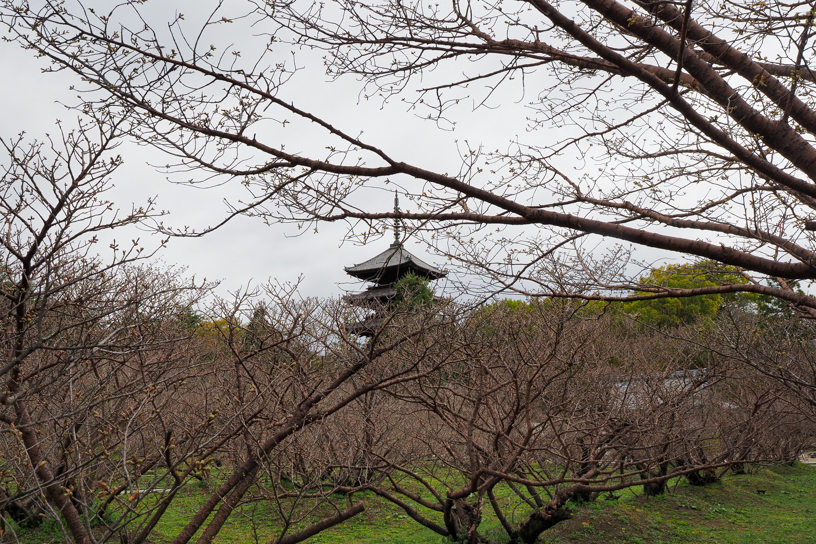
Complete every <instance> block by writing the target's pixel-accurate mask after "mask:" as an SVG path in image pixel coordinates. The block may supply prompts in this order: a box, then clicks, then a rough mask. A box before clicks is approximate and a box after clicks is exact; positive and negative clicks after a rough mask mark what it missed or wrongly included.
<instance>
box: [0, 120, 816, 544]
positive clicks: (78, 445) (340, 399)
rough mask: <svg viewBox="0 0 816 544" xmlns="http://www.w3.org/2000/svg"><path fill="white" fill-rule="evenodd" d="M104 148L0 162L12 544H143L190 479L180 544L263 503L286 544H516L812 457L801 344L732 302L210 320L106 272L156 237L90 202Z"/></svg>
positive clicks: (69, 136) (148, 282)
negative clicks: (375, 514) (732, 475)
mask: <svg viewBox="0 0 816 544" xmlns="http://www.w3.org/2000/svg"><path fill="white" fill-rule="evenodd" d="M92 128H93V129H94V130H91V129H92ZM103 129H104V130H103ZM117 136H118V135H117V125H116V124H115V123H113V122H110V123H99V124H98V125H95V126H94V127H91V126H88V125H81V126H80V127H79V128H78V129H77V130H75V131H72V132H65V133H64V134H63V138H62V141H61V142H60V141H56V140H55V141H46V142H33V143H30V144H26V143H25V142H24V141H22V140H15V141H13V142H7V143H6V149H7V151H8V161H9V162H8V166H7V167H6V169H5V171H4V174H3V177H2V191H3V199H2V206H4V213H3V217H4V221H5V225H4V228H3V237H2V243H3V249H2V256H3V267H2V274H3V276H2V294H3V301H2V311H3V324H4V333H3V337H2V342H3V344H2V349H3V374H2V375H3V379H4V387H3V391H2V398H1V400H2V409H1V410H0V425H2V432H0V507H2V513H0V516H2V519H3V522H4V525H5V531H7V532H9V533H12V534H16V535H17V536H18V537H19V536H20V535H19V531H22V530H25V528H26V527H30V526H32V525H37V524H38V523H40V522H41V520H43V519H51V520H53V522H54V523H55V524H57V526H59V527H61V529H62V531H63V535H64V538H65V540H69V541H74V542H77V543H90V542H106V541H110V540H120V541H121V540H126V541H127V542H130V543H141V542H145V541H147V540H149V539H150V537H151V534H152V533H153V532H154V531H155V530H156V527H157V525H158V524H159V523H160V521H161V520H162V518H163V517H164V516H165V515H167V513H168V512H172V511H173V509H174V508H176V506H175V503H176V501H177V500H178V499H179V497H180V496H181V495H183V494H184V493H185V492H186V491H188V490H189V489H190V484H191V482H196V481H205V482H209V483H208V484H207V485H206V486H205V487H203V488H201V487H198V488H196V489H199V490H201V489H203V491H201V493H203V502H202V503H201V505H200V507H198V510H197V511H196V512H195V513H193V514H192V515H191V516H190V517H189V518H188V519H187V520H185V526H184V527H183V529H181V530H180V532H179V533H178V534H177V535H176V536H175V538H174V540H173V541H174V543H177V544H184V543H187V542H190V541H191V540H193V539H194V540H196V541H197V542H199V543H201V544H204V543H208V542H212V541H213V539H214V538H215V537H216V536H217V535H218V533H219V532H220V530H221V529H222V528H223V526H224V524H225V523H226V522H227V520H228V519H230V517H231V516H233V515H235V513H236V512H238V511H241V509H242V508H243V507H245V506H246V505H249V504H253V503H257V502H258V501H263V502H264V504H271V505H273V506H274V509H275V510H276V512H277V519H278V520H279V522H278V524H276V525H275V526H274V528H273V529H272V531H271V532H268V534H266V535H265V536H264V538H266V539H268V540H269V541H270V542H277V543H294V542H299V541H301V540H305V539H307V538H309V537H310V536H312V535H314V534H316V533H318V532H320V531H321V530H324V529H326V528H328V527H331V526H333V525H335V524H337V523H341V522H343V521H345V520H347V519H348V518H350V517H352V516H354V515H357V514H359V513H360V512H362V511H363V510H364V508H365V503H366V500H367V497H369V496H370V495H368V494H367V493H372V492H373V493H374V494H376V495H378V496H380V497H382V498H384V499H386V500H388V501H391V502H393V503H394V504H396V505H397V506H399V507H400V508H402V509H404V511H405V512H406V514H407V515H408V516H410V517H411V518H413V519H414V520H416V521H417V522H418V523H420V524H422V525H423V526H425V527H428V528H430V529H431V530H433V531H435V532H437V533H439V534H440V535H443V536H446V537H450V538H453V539H455V540H457V541H463V542H469V543H476V542H481V541H484V539H485V535H484V534H483V533H482V532H480V525H481V520H482V518H483V515H484V512H485V510H486V509H490V510H491V511H492V512H493V514H494V515H495V516H496V517H497V518H498V519H499V520H500V522H501V524H502V526H503V528H504V530H505V531H506V533H507V535H508V537H509V538H510V539H511V540H512V541H517V542H525V543H530V542H534V541H535V539H536V538H537V536H538V535H539V534H540V533H541V532H542V531H544V530H546V529H547V528H549V527H551V526H552V525H554V524H556V523H558V522H560V521H563V520H566V519H568V518H569V508H568V504H569V502H570V501H573V500H592V499H594V498H597V497H598V496H599V495H600V494H604V493H614V492H615V491H617V490H620V489H624V488H629V487H633V486H638V488H640V487H641V486H642V488H643V489H644V492H645V493H647V494H658V493H661V492H663V491H664V490H665V487H666V485H667V482H668V480H669V479H670V478H674V477H685V478H687V479H688V480H689V481H691V482H692V483H696V484H703V483H707V482H711V481H715V480H716V479H717V478H718V477H719V476H720V475H721V474H722V472H723V471H725V470H728V469H733V470H745V469H746V467H747V466H749V465H750V464H752V463H762V462H781V461H785V462H788V461H791V460H793V459H795V458H796V455H797V454H798V453H799V452H800V451H801V450H802V448H804V447H805V446H807V445H809V444H812V440H813V437H814V428H815V427H814V424H815V423H816V402H814V385H816V373H814V368H816V366H814V364H813V361H814V353H815V352H814V345H813V342H812V337H813V335H812V331H811V330H810V329H811V327H810V326H809V324H807V323H805V322H802V321H800V320H797V319H796V318H791V317H789V316H785V315H779V316H775V317H768V316H767V315H765V314H763V313H762V312H760V311H759V310H758V309H757V308H759V307H758V306H754V307H750V306H748V305H746V304H745V303H744V302H742V301H740V300H737V299H734V300H733V301H732V302H733V303H732V302H728V301H726V302H723V303H721V304H720V305H719V310H718V312H717V313H716V315H713V314H710V313H708V314H706V313H705V312H702V313H700V314H699V315H698V317H699V318H702V319H705V326H700V325H701V323H702V322H701V321H700V320H699V319H697V320H692V321H691V322H690V323H689V324H687V325H682V324H681V325H679V326H674V327H668V326H664V327H656V326H653V325H654V324H650V323H649V322H648V320H647V321H646V322H645V325H644V322H643V321H640V322H639V321H637V320H632V319H631V316H632V315H633V311H632V310H633V308H634V309H637V308H635V307H626V306H624V307H623V308H617V309H616V308H615V307H614V306H609V305H603V304H599V303H595V302H593V303H586V302H576V301H569V300H564V299H542V300H540V301H538V302H535V301H533V302H531V303H529V304H528V303H516V304H509V303H499V304H495V305H492V306H488V307H484V308H481V309H478V310H473V309H470V308H465V307H460V306H458V305H457V304H455V303H453V302H443V301H440V300H436V301H435V302H434V299H433V298H432V297H429V296H428V293H427V292H426V290H424V289H422V287H423V286H422V285H418V286H415V287H416V288H417V292H416V293H414V292H412V291H411V289H410V286H407V287H404V292H403V293H402V297H403V300H402V303H401V304H399V305H397V306H396V309H395V311H394V312H393V313H392V315H391V316H390V318H389V319H387V320H385V321H384V324H383V328H382V330H380V331H379V332H378V333H377V334H375V336H374V337H372V338H371V339H370V340H368V341H362V340H360V339H358V338H356V337H354V336H353V335H350V334H349V333H348V330H349V325H350V324H353V323H356V322H357V321H358V320H359V319H360V318H361V317H362V316H361V315H360V312H361V311H362V310H360V309H357V308H353V307H350V306H348V305H345V304H343V303H342V302H341V301H327V302H319V301H315V300H301V299H299V298H298V296H297V291H296V288H295V287H292V288H289V289H284V288H280V287H276V288H273V287H266V288H263V289H260V290H259V291H257V292H254V293H239V294H238V295H236V296H235V298H234V299H232V300H225V299H219V298H215V297H213V296H212V295H210V294H208V289H209V286H208V285H201V284H191V283H190V282H189V280H186V279H185V278H184V277H183V276H182V275H181V274H180V273H179V272H177V271H174V270H172V269H166V268H157V267H156V266H150V265H148V264H145V263H142V264H140V263H139V261H141V260H144V259H146V258H147V255H145V253H146V252H145V251H142V250H140V249H139V247H138V246H137V245H133V247H132V248H128V249H124V250H123V249H122V248H120V247H118V246H117V245H116V244H115V243H114V244H111V246H112V247H111V248H110V249H111V253H110V255H111V256H110V258H109V259H107V260H106V259H105V258H103V257H102V256H100V254H99V253H98V252H97V251H96V250H95V246H96V245H97V244H98V233H99V231H101V230H103V229H111V228H114V229H116V228H118V227H120V226H127V225H133V224H139V223H140V222H142V221H144V220H146V219H149V218H150V215H151V213H152V211H151V209H150V207H149V206H148V207H144V208H142V209H137V210H134V211H133V212H132V213H130V214H127V215H122V214H119V213H117V212H115V211H114V210H113V209H112V205H111V204H110V203H108V202H106V201H105V200H104V191H105V189H106V187H107V186H108V184H109V183H110V176H111V174H112V173H113V171H114V169H115V168H116V167H118V166H119V164H120V161H119V160H118V159H117V158H116V156H115V155H113V153H115V151H112V147H113V142H114V141H115V138H116V137H117ZM674 272H675V274H676V273H679V272H678V271H677V270H675V271H674ZM420 283H421V282H420ZM414 295H416V296H414ZM631 304H645V303H643V302H642V301H641V302H638V301H636V302H634V303H631ZM640 309H641V310H642V309H643V308H642V307H640ZM200 315H204V316H205V317H204V318H203V319H202V318H201V317H199V316H200ZM783 330H784V331H786V334H784V335H782V334H780V332H781V331H783ZM769 377H770V378H773V379H770V380H769V379H768V378H769ZM508 496H509V497H511V498H509V499H508ZM427 512H430V513H427Z"/></svg>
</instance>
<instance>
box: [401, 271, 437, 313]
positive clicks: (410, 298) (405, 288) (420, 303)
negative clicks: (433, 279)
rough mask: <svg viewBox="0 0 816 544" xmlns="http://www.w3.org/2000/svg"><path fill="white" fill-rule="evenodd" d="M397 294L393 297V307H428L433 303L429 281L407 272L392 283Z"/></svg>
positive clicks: (403, 308)
mask: <svg viewBox="0 0 816 544" xmlns="http://www.w3.org/2000/svg"><path fill="white" fill-rule="evenodd" d="M394 289H395V290H396V291H397V295H396V296H395V297H394V307H395V308H396V309H398V310H405V309H408V308H428V307H430V306H431V305H433V302H434V292H433V290H432V289H431V287H430V281H429V280H427V279H426V278H422V277H420V276H417V275H416V274H414V273H413V272H409V273H408V274H406V275H404V276H403V277H402V278H400V279H399V281H397V282H396V283H395V284H394Z"/></svg>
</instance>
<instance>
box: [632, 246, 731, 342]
mask: <svg viewBox="0 0 816 544" xmlns="http://www.w3.org/2000/svg"><path fill="white" fill-rule="evenodd" d="M746 282H747V280H746V279H745V278H744V277H743V276H742V275H740V274H739V273H738V272H737V271H736V269H734V268H733V267H729V266H723V265H720V264H718V263H713V262H711V261H700V262H697V263H690V264H689V263H687V264H671V265H667V266H662V267H660V268H655V269H654V270H652V271H651V272H650V273H649V274H648V275H647V276H644V277H642V278H641V279H640V282H639V283H640V285H643V286H644V287H645V286H650V287H667V288H672V289H697V288H701V287H714V286H716V285H726V284H744V283H746ZM648 294H651V293H649V292H648V291H638V292H636V293H635V295H648ZM743 298H744V297H743ZM741 300H742V299H741V298H739V297H737V296H736V295H720V294H711V295H698V296H692V297H681V298H675V297H668V298H659V299H654V300H638V301H634V302H628V303H625V304H624V305H623V307H624V311H626V312H627V313H630V314H635V315H637V317H638V319H639V320H640V321H641V322H643V323H646V324H648V325H652V326H655V327H659V328H664V327H677V326H680V325H684V324H689V323H694V322H697V321H699V320H708V319H711V318H713V317H714V316H716V315H717V312H718V311H719V310H720V308H721V307H722V306H723V305H724V304H725V303H726V302H728V301H733V302H740V301H741Z"/></svg>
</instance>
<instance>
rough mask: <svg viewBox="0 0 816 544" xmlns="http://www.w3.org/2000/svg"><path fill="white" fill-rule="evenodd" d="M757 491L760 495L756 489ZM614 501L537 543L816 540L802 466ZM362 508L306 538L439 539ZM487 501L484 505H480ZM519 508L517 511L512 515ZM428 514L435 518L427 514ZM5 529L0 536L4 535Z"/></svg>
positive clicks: (811, 476)
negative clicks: (655, 495)
mask: <svg viewBox="0 0 816 544" xmlns="http://www.w3.org/2000/svg"><path fill="white" fill-rule="evenodd" d="M758 490H759V491H762V492H764V493H758ZM618 495H619V497H618V498H617V499H614V500H610V499H600V500H598V501H594V502H591V503H587V504H583V505H574V506H572V507H571V508H572V510H573V511H574V513H575V515H574V517H573V518H572V519H571V520H568V521H565V522H563V523H561V524H559V525H557V526H555V527H554V528H552V529H551V530H549V531H547V532H546V533H544V534H543V535H542V537H541V539H540V542H542V543H548V544H567V543H583V544H589V543H597V542H602V543H603V544H618V543H620V544H623V543H632V544H638V543H643V544H646V543H648V544H679V543H697V542H701V543H708V542H711V543H749V542H750V543H753V542H756V543H780V544H782V543H805V542H812V543H816V468H813V467H808V466H805V465H802V464H797V465H796V466H793V467H791V466H780V467H773V468H761V469H758V470H757V471H756V472H755V473H754V474H748V475H739V476H728V477H726V478H725V479H724V480H723V482H722V483H719V484H714V485H710V486H707V487H692V486H689V485H687V484H685V483H684V482H679V483H677V484H676V485H674V484H673V485H672V486H671V489H670V492H669V493H668V494H666V495H664V496H661V497H657V498H651V499H646V498H644V497H642V496H638V494H636V493H634V492H632V491H626V492H619V493H618ZM200 496H201V493H200V491H199V493H196V490H195V486H191V488H190V489H189V491H188V492H187V493H185V496H184V497H182V498H183V500H182V501H181V502H180V503H179V504H178V506H177V507H176V509H175V510H174V511H173V512H169V513H168V515H166V516H165V518H164V519H163V520H162V523H161V524H160V526H159V527H157V531H156V533H154V537H153V538H152V539H151V542H152V543H155V544H159V543H164V542H168V541H169V540H170V539H172V537H173V536H175V535H176V534H177V533H178V531H179V530H180V529H181V527H183V526H184V523H185V522H186V520H187V519H188V518H189V516H190V514H191V513H192V512H193V511H194V509H195V508H196V506H197V504H198V502H199V500H198V499H199V497H200ZM360 499H362V500H364V502H365V503H366V511H365V512H363V513H362V514H361V515H359V516H357V517H356V518H353V519H351V520H349V521H347V522H346V523H345V524H343V525H341V526H338V527H335V528H333V529H330V530H328V531H325V532H323V533H321V534H319V535H317V536H316V537H314V538H312V539H311V540H308V541H307V542H309V543H321V544H340V543H347V542H353V543H361V544H373V543H381V542H387V543H392V544H420V543H423V544H424V543H431V544H435V543H439V544H441V543H443V542H445V540H444V539H443V538H442V537H440V536H439V535H437V534H436V533H433V532H432V531H430V530H428V529H425V528H424V527H421V526H420V525H418V524H417V523H415V522H414V521H413V520H411V519H410V518H408V517H407V516H406V515H405V514H403V513H401V511H400V510H398V509H397V508H395V507H393V506H391V505H390V504H387V503H384V502H383V501H381V500H379V499H377V498H376V497H374V496H372V495H366V496H364V497H360ZM486 506H487V505H486ZM489 514H492V511H491V510H490V509H489V506H487V508H486V510H485V517H484V521H483V522H482V526H481V528H482V531H481V532H482V534H484V535H486V536H488V537H491V538H493V539H494V541H495V542H497V543H500V542H504V541H505V539H504V538H503V532H502V531H501V529H500V526H499V525H498V522H497V521H496V520H495V519H494V518H493V517H492V516H491V515H489ZM525 515H526V514H525V513H524V512H522V511H521V510H519V512H518V515H517V520H516V521H519V520H521V519H522V518H523V517H524V516H525ZM434 519H435V517H434ZM275 522H276V516H275V515H274V514H273V513H272V512H271V511H270V510H269V509H268V507H267V506H266V505H264V504H261V503H257V504H255V505H249V506H246V507H244V508H243V509H242V510H241V511H239V512H237V513H236V514H235V515H233V516H232V518H231V519H230V521H229V522H228V523H227V524H226V525H225V526H224V529H223V530H222V532H221V534H220V535H219V538H218V539H217V540H216V542H218V543H220V544H228V543H230V544H244V543H250V544H251V543H254V542H259V543H261V544H264V543H266V542H267V541H268V540H269V539H270V537H272V536H273V531H274V528H275V526H276V523H275ZM8 536H9V535H6V537H7V538H6V539H5V540H7V541H10V540H8ZM18 536H19V537H21V540H23V541H24V542H27V543H32V544H33V543H45V542H57V541H61V538H60V535H59V533H58V532H56V531H55V528H53V527H51V528H50V529H49V527H43V528H41V529H38V530H34V531H26V532H18Z"/></svg>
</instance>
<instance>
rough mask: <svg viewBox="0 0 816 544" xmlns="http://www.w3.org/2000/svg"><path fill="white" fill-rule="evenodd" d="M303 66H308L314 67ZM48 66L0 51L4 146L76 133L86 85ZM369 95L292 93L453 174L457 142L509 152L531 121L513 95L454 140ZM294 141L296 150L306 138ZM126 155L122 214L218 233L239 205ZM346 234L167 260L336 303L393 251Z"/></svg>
mask: <svg viewBox="0 0 816 544" xmlns="http://www.w3.org/2000/svg"><path fill="white" fill-rule="evenodd" d="M303 58H306V59H307V61H308V57H303V56H302V57H301V59H303ZM301 62H303V61H302V60H301ZM45 66H46V64H45V63H44V62H42V61H41V60H38V59H36V58H34V57H33V56H32V55H31V53H29V52H26V51H23V50H20V49H17V48H16V47H15V45H13V44H9V43H5V42H0V69H2V73H3V74H5V76H4V77H3V78H0V99H2V102H3V111H4V114H3V120H2V126H1V128H0V133H1V134H2V135H3V136H4V137H9V136H12V135H15V134H17V133H19V132H22V131H25V132H26V133H27V137H29V138H32V139H33V138H42V137H43V135H44V134H46V133H48V132H52V131H54V130H55V121H56V120H57V119H61V120H63V122H64V123H65V124H66V126H69V127H70V126H73V125H74V124H75V119H76V114H75V113H74V112H72V111H69V110H67V109H66V108H65V107H64V106H63V105H62V103H67V104H75V103H77V99H76V95H75V93H72V92H71V91H70V90H69V86H70V85H72V84H76V83H77V82H76V81H75V78H74V77H73V76H72V75H70V74H43V73H41V69H42V68H43V67H45ZM306 68H309V66H306ZM360 89H361V85H360V84H359V83H358V82H356V81H354V80H353V79H348V80H345V81H341V82H329V81H328V80H327V78H326V76H325V75H324V74H322V72H321V70H306V71H304V73H302V74H299V75H298V76H297V77H296V79H295V80H294V81H292V82H290V84H289V86H288V87H287V88H286V90H285V92H286V93H288V94H287V95H286V98H287V99H288V100H291V101H293V102H295V103H296V105H298V106H299V107H301V108H303V109H306V110H309V111H311V112H313V113H316V114H318V115H322V116H323V117H324V118H325V119H327V120H328V121H330V122H332V123H333V124H335V125H336V126H339V127H341V128H342V129H343V130H345V131H346V132H348V133H353V134H358V133H362V135H363V138H364V139H365V140H367V141H369V142H373V143H375V144H376V145H378V146H380V147H382V148H384V149H386V150H387V151H388V152H390V153H392V155H393V156H395V157H397V158H398V159H401V160H405V161H412V162H413V163H415V164H418V165H420V166H423V167H426V168H429V169H437V170H438V171H443V172H444V171H456V170H457V169H458V166H459V157H458V154H457V150H456V141H457V140H460V141H464V140H467V141H469V142H474V143H478V142H486V143H487V144H488V145H495V146H496V147H505V146H506V145H507V144H508V143H509V141H510V140H511V139H513V137H514V136H515V135H516V134H518V132H519V131H522V132H523V131H524V129H525V124H524V122H523V120H524V114H523V112H517V113H518V118H520V119H521V120H522V122H521V123H520V124H519V123H512V122H510V119H511V118H512V117H513V115H511V112H512V111H513V110H514V109H520V108H522V105H521V102H520V100H519V99H520V98H521V97H520V96H509V95H508V96H507V97H506V98H507V104H506V105H503V107H502V110H501V111H498V110H491V109H483V110H480V111H479V112H478V113H477V114H472V115H470V114H466V115H464V116H462V117H461V118H460V119H459V125H458V126H457V128H456V130H455V131H452V132H451V131H446V130H440V129H439V128H437V127H436V126H435V124H434V123H431V122H428V121H426V120H422V119H419V118H418V116H417V115H416V114H415V113H411V112H408V111H406V107H405V106H404V105H402V104H399V103H398V104H395V105H391V106H389V107H387V108H385V109H384V110H383V109H381V103H379V102H374V101H366V100H365V99H364V98H361V96H360ZM465 112H466V113H467V110H465ZM293 138H294V139H295V140H296V139H297V135H293ZM120 151H121V153H122V155H123V156H124V158H125V166H124V167H123V168H121V169H120V170H119V171H118V172H117V173H116V176H115V178H114V183H115V189H114V190H113V191H112V193H111V194H110V195H109V198H112V199H113V200H114V202H116V203H117V205H119V206H120V207H121V208H122V209H129V208H130V207H131V205H132V204H136V205H140V204H141V203H143V202H144V201H145V200H146V199H147V198H149V197H151V196H156V195H157V196H158V207H159V208H161V209H166V210H168V211H169V217H168V218H166V220H165V223H167V224H170V225H173V226H175V227H182V226H191V227H194V228H199V229H200V228H203V227H206V226H208V225H212V224H214V223H217V222H218V221H219V220H220V219H221V218H222V217H223V214H224V211H225V207H224V204H223V199H224V198H231V197H234V194H233V193H232V192H233V191H234V190H235V187H234V186H228V187H222V188H215V189H209V190H202V189H195V188H191V187H185V186H179V185H174V184H172V183H170V182H168V180H167V178H166V175H165V174H164V173H162V172H160V171H158V170H157V169H155V168H152V167H151V166H150V165H149V163H150V162H151V161H152V162H154V163H158V164H163V163H164V160H163V159H162V158H161V156H160V155H158V154H157V152H156V151H154V150H151V149H148V148H144V147H138V146H136V145H134V144H133V143H132V142H126V143H124V144H123V145H122V147H121V149H120ZM392 187H393V185H392ZM231 199H232V200H235V199H234V198H231ZM367 199H368V200H367V202H365V206H366V207H367V208H369V209H370V210H371V211H378V212H382V211H388V210H389V209H390V208H391V207H392V205H393V193H392V192H390V189H389V190H382V191H374V192H372V193H369V195H368V196H367ZM402 204H403V209H406V208H407V209H409V210H410V205H409V203H408V202H406V201H405V199H403V201H402ZM346 229H347V225H345V224H321V225H319V227H318V232H317V233H315V232H312V231H310V232H305V233H303V232H300V231H298V229H297V228H296V227H295V226H293V225H271V226H267V225H265V224H264V223H263V222H262V221H260V220H257V219H252V218H237V219H234V220H232V221H231V222H230V223H229V224H227V225H226V226H224V227H222V228H221V229H219V230H218V231H216V232H213V233H211V234H208V235H206V236H204V237H203V238H197V239H173V240H171V242H170V244H169V246H168V248H167V249H166V250H164V251H162V252H161V254H160V257H161V259H163V260H164V261H165V262H166V263H170V264H179V265H183V266H186V267H188V270H189V274H190V275H193V274H194V275H195V276H197V277H199V278H201V277H206V278H207V279H209V280H219V281H221V292H226V291H232V290H236V289H238V288H241V287H244V286H246V285H248V284H255V285H257V284H258V283H259V282H264V281H267V280H269V279H272V280H275V281H279V282H292V281H295V280H297V279H298V278H299V277H302V278H303V282H302V284H301V294H302V295H304V296H320V297H326V296H335V295H338V294H342V293H343V292H345V291H346V290H349V289H352V290H353V289H357V288H359V287H360V286H361V285H360V284H359V283H356V282H355V281H356V280H355V281H352V279H351V278H349V277H348V276H347V275H346V274H345V273H344V272H343V267H344V266H349V265H353V264H356V263H359V262H362V261H364V260H366V259H368V258H370V257H372V256H374V255H376V254H377V253H379V252H381V251H383V250H384V249H385V248H386V247H387V246H388V244H389V243H390V242H391V240H390V238H388V237H386V238H384V239H380V240H378V241H374V242H371V243H370V244H368V245H367V246H360V245H355V244H352V243H349V242H345V243H344V242H343V238H344V234H345V233H346ZM117 236H119V237H120V238H130V237H133V236H142V237H143V241H145V240H146V241H148V242H147V245H148V246H149V245H150V242H149V240H151V239H153V240H158V236H155V235H151V234H150V233H147V232H143V233H133V232H124V233H118V234H117ZM151 236H152V238H151ZM406 247H407V248H408V249H409V250H410V251H412V252H414V253H415V254H417V255H418V256H419V257H420V258H423V259H425V260H427V261H428V262H431V263H434V264H436V265H438V266H440V267H443V268H445V267H448V263H447V262H445V261H444V260H441V258H439V257H437V256H434V255H432V254H429V253H428V249H427V248H426V247H425V246H424V245H422V244H421V243H419V242H411V241H409V242H408V243H407V244H406Z"/></svg>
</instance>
